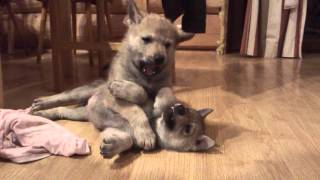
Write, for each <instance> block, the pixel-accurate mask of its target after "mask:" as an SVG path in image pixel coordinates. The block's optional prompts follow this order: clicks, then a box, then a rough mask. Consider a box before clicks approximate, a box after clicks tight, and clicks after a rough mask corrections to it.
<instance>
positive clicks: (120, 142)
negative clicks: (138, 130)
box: [100, 128, 133, 158]
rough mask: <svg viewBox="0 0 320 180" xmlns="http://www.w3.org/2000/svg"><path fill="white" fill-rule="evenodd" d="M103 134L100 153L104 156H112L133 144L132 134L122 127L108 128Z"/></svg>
mask: <svg viewBox="0 0 320 180" xmlns="http://www.w3.org/2000/svg"><path fill="white" fill-rule="evenodd" d="M101 136H102V138H103V140H102V143H101V145H100V154H101V155H102V156H103V157H104V158H112V157H113V156H115V155H117V154H119V153H121V152H123V151H126V150H128V149H130V148H131V147H132V146H133V139H132V137H131V136H130V134H129V133H127V132H125V131H122V130H120V129H116V128H107V129H105V130H104V131H103V132H102V133H101Z"/></svg>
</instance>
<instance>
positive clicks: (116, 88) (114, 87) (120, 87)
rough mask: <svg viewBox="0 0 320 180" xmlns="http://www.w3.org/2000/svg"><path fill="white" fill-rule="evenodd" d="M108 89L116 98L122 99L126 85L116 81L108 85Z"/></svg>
mask: <svg viewBox="0 0 320 180" xmlns="http://www.w3.org/2000/svg"><path fill="white" fill-rule="evenodd" d="M108 88H109V90H110V92H111V94H112V95H114V96H115V97H122V96H123V94H124V90H125V85H124V83H123V82H121V81H119V80H114V81H111V82H109V83H108Z"/></svg>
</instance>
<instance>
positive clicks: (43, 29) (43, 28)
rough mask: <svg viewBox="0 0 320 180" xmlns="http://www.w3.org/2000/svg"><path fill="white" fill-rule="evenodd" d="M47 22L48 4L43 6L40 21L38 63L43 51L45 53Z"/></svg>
mask: <svg viewBox="0 0 320 180" xmlns="http://www.w3.org/2000/svg"><path fill="white" fill-rule="evenodd" d="M46 23H47V6H46V5H45V4H43V5H42V8H41V22H40V32H39V36H38V54H37V63H40V62H41V58H42V53H43V39H44V36H45V32H46Z"/></svg>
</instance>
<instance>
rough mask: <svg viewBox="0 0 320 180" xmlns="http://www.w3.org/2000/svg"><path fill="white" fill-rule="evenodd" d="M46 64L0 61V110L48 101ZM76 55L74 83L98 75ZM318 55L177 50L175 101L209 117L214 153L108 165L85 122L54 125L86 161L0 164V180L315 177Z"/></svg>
mask: <svg viewBox="0 0 320 180" xmlns="http://www.w3.org/2000/svg"><path fill="white" fill-rule="evenodd" d="M48 57H49V56H46V55H45V56H44V60H43V61H42V64H41V65H38V64H36V63H35V61H34V59H30V58H29V59H28V58H24V57H21V58H13V59H12V60H10V61H6V60H4V61H3V72H4V77H3V79H4V95H5V107H6V108H25V107H27V106H28V105H30V103H31V101H32V99H33V98H35V97H37V96H41V95H48V94H52V93H53V92H52V91H51V90H50V89H51V87H52V86H51V81H50V79H51V76H50V73H48V72H50V70H49V69H50V61H49V59H48ZM83 57H86V56H81V55H80V56H78V57H77V60H78V61H79V63H78V64H79V67H78V68H79V79H80V83H84V82H88V81H90V80H92V79H94V77H96V76H97V70H96V69H97V67H93V68H90V66H89V65H88V61H87V59H86V58H83ZM319 57H320V55H307V56H305V58H304V60H303V61H298V60H290V59H281V60H276V59H255V58H245V57H239V56H237V55H227V56H223V57H219V56H215V54H214V52H212V51H201V52H197V51H179V52H177V67H176V73H177V83H176V85H175V87H174V89H175V92H176V95H177V96H178V98H179V99H181V100H183V101H185V102H187V103H189V104H190V105H191V106H193V107H195V108H198V109H200V108H204V107H211V108H213V109H214V112H213V113H212V114H210V115H209V116H208V118H207V119H206V121H205V123H206V133H207V134H208V135H209V136H210V137H212V138H214V139H215V140H216V142H217V144H218V145H219V146H217V147H216V148H215V149H214V150H212V151H209V152H204V153H181V152H171V151H165V150H162V151H156V152H131V153H129V154H127V155H126V156H122V157H120V158H115V159H112V160H107V159H103V158H101V156H100V154H99V151H98V150H99V144H100V141H101V139H100V137H99V133H98V131H97V130H95V129H94V127H93V126H92V125H91V124H89V123H83V122H70V121H65V120H63V121H58V123H59V124H61V125H63V126H64V127H66V128H67V129H68V130H70V131H71V132H73V133H75V134H77V135H79V136H81V137H83V138H85V139H87V140H88V142H89V143H90V145H91V147H92V154H91V155H90V156H85V157H79V156H78V157H72V158H65V157H58V156H52V157H49V158H46V159H43V160H40V161H37V162H33V163H28V164H23V165H16V164H13V163H10V162H0V179H1V180H6V179H25V178H26V177H28V179H41V180H42V179H112V180H114V179H130V180H131V179H132V180H134V179H139V180H141V179H172V180H180V179H181V180H185V179H195V180H198V179H210V180H211V179H217V180H221V179H237V180H238V179H243V180H247V179H279V180H283V179H308V180H309V179H310V180H313V179H320V147H319V144H320V118H319V117H320V111H319V108H320V71H319V68H320V61H318V59H319ZM22 71H23V72H24V73H23V74H22V73H19V72H22ZM71 86H74V85H71ZM22 92H23V93H22Z"/></svg>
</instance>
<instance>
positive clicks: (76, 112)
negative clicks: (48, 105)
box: [32, 107, 87, 121]
mask: <svg viewBox="0 0 320 180" xmlns="http://www.w3.org/2000/svg"><path fill="white" fill-rule="evenodd" d="M32 114H33V115H36V116H41V117H44V118H47V119H51V120H58V119H68V120H74V121H87V112H86V109H85V107H78V108H67V107H57V108H52V109H47V110H42V111H36V112H33V113H32Z"/></svg>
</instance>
